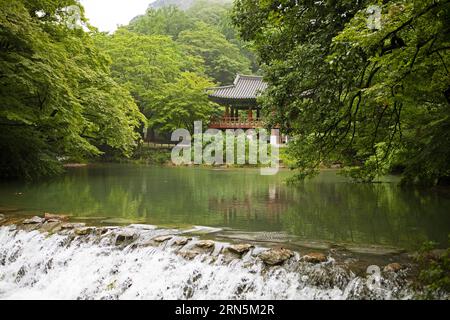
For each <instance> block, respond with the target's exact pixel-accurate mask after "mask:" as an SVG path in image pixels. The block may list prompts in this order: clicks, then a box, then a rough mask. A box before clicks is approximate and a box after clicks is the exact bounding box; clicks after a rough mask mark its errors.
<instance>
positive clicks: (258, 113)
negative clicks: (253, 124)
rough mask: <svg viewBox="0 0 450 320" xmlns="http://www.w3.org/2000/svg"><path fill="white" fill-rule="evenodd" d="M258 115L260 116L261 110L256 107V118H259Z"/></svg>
mask: <svg viewBox="0 0 450 320" xmlns="http://www.w3.org/2000/svg"><path fill="white" fill-rule="evenodd" d="M260 117H261V110H260V109H259V108H258V109H256V119H258V120H259V119H260Z"/></svg>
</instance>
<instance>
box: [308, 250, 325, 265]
mask: <svg viewBox="0 0 450 320" xmlns="http://www.w3.org/2000/svg"><path fill="white" fill-rule="evenodd" d="M302 260H303V261H305V262H308V263H316V264H317V263H324V262H327V261H328V258H327V256H326V255H324V254H323V253H318V252H311V253H308V254H307V255H304V256H303V257H302Z"/></svg>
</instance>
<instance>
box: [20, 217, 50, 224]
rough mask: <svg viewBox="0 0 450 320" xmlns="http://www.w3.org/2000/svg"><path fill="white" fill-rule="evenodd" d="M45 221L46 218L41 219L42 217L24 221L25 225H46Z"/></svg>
mask: <svg viewBox="0 0 450 320" xmlns="http://www.w3.org/2000/svg"><path fill="white" fill-rule="evenodd" d="M44 222H45V219H44V218H40V217H33V218H30V219H25V220H24V221H23V224H41V223H44Z"/></svg>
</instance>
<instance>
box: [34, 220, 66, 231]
mask: <svg viewBox="0 0 450 320" xmlns="http://www.w3.org/2000/svg"><path fill="white" fill-rule="evenodd" d="M60 230H61V222H46V223H44V224H43V225H42V226H41V227H40V228H39V231H40V232H58V231H60Z"/></svg>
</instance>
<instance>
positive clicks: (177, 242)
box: [174, 237, 192, 246]
mask: <svg viewBox="0 0 450 320" xmlns="http://www.w3.org/2000/svg"><path fill="white" fill-rule="evenodd" d="M190 240H192V239H191V238H184V237H182V238H177V239H176V240H175V242H174V244H175V245H176V246H185V245H187V244H188V242H189V241H190Z"/></svg>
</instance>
